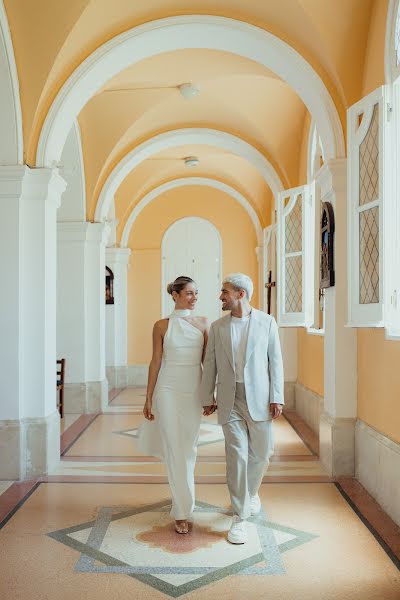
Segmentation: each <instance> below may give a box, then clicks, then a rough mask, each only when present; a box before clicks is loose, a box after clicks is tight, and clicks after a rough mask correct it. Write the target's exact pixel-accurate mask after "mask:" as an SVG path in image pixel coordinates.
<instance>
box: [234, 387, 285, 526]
mask: <svg viewBox="0 0 400 600" xmlns="http://www.w3.org/2000/svg"><path fill="white" fill-rule="evenodd" d="M222 428H223V431H224V436H225V452H226V479H227V483H228V489H229V493H230V497H231V504H232V510H233V514H234V515H238V516H239V517H240V518H241V519H247V518H248V517H249V516H250V514H251V512H250V496H249V495H252V496H254V495H256V494H257V493H258V489H259V487H260V485H261V481H262V478H263V476H264V473H265V471H266V469H267V467H268V464H269V459H270V456H271V455H272V454H273V432H272V421H253V419H252V418H251V416H250V413H249V409H248V406H247V402H246V392H245V387H244V383H236V395H235V402H234V405H233V409H232V411H231V414H230V416H229V421H228V422H227V423H226V424H225V425H223V426H222Z"/></svg>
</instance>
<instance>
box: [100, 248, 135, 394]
mask: <svg viewBox="0 0 400 600" xmlns="http://www.w3.org/2000/svg"><path fill="white" fill-rule="evenodd" d="M130 255H131V250H130V248H106V266H107V267H108V268H109V269H111V271H112V272H113V275H114V304H107V305H106V365H107V379H108V383H109V386H110V387H113V388H121V387H125V386H126V385H127V381H128V379H127V365H128V269H129V260H130Z"/></svg>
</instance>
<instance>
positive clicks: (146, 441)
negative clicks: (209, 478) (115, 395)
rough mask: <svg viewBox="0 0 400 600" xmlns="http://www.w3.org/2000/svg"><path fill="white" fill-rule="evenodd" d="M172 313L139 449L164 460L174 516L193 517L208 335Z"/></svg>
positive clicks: (186, 313)
mask: <svg viewBox="0 0 400 600" xmlns="http://www.w3.org/2000/svg"><path fill="white" fill-rule="evenodd" d="M190 314H191V311H189V310H176V311H174V312H173V313H172V315H170V317H169V321H168V328H167V331H166V334H165V336H164V343H163V357H162V362H161V368H160V371H159V373H158V377H157V383H156V386H155V388H154V393H153V403H152V412H153V414H154V417H155V419H154V421H147V420H146V421H145V422H144V423H143V425H142V426H141V427H140V430H139V448H140V450H141V451H142V452H143V453H144V454H149V455H154V456H158V457H160V458H162V459H163V461H164V462H165V464H166V467H167V472H168V482H169V485H170V489H171V496H172V510H171V516H172V518H173V519H175V520H178V519H189V518H190V517H191V515H192V512H193V509H194V468H195V463H196V454H197V438H198V435H199V429H200V421H201V414H202V407H201V403H200V398H199V387H200V380H201V359H202V353H203V345H204V336H203V333H202V332H201V331H200V330H199V329H198V328H197V327H195V326H194V325H191V324H190V323H189V322H188V321H187V320H186V319H185V317H187V316H189V315H190Z"/></svg>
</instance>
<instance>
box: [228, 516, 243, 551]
mask: <svg viewBox="0 0 400 600" xmlns="http://www.w3.org/2000/svg"><path fill="white" fill-rule="evenodd" d="M228 542H230V543H231V544H245V543H246V542H247V524H246V521H245V520H244V519H241V518H240V517H238V516H237V515H233V519H232V525H231V528H230V530H229V532H228Z"/></svg>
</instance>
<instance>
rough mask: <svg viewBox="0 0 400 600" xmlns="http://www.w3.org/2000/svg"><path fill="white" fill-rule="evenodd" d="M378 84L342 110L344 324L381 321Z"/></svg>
mask: <svg viewBox="0 0 400 600" xmlns="http://www.w3.org/2000/svg"><path fill="white" fill-rule="evenodd" d="M384 94H385V88H384V86H383V87H381V88H379V89H377V90H375V91H374V92H372V94H369V95H368V96H366V97H365V98H363V99H362V100H360V101H359V102H357V104H355V105H354V106H352V107H351V108H350V109H349V110H348V113H347V129H348V156H349V159H348V160H349V169H348V235H347V244H348V256H349V270H348V274H349V277H348V285H349V325H351V326H353V327H381V326H383V268H382V267H383V244H382V240H383V235H382V226H383V196H384V194H383V191H384V183H385V181H384V179H385V176H384V161H383V149H384V143H385V127H386V103H385V97H384Z"/></svg>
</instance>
